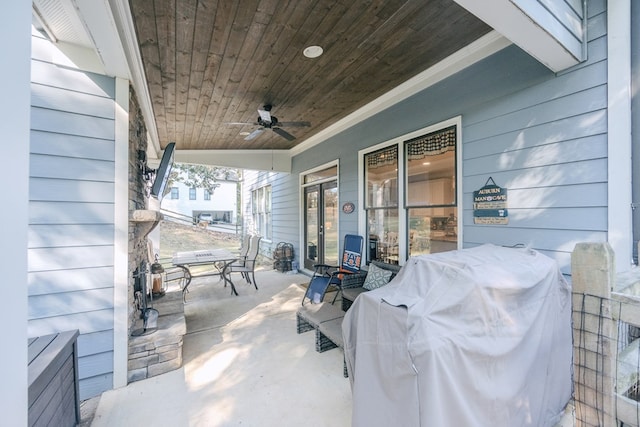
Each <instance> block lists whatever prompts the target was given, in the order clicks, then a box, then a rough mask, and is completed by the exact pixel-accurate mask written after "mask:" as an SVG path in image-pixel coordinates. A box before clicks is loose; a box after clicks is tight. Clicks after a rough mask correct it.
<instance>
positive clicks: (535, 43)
mask: <svg viewBox="0 0 640 427" xmlns="http://www.w3.org/2000/svg"><path fill="white" fill-rule="evenodd" d="M454 1H455V2H456V3H458V4H459V5H460V6H462V7H464V8H465V9H467V10H468V11H469V12H471V13H473V14H474V15H475V16H477V17H478V18H480V19H482V20H483V21H484V22H486V23H487V24H488V25H490V26H491V27H492V28H494V29H495V30H496V31H498V32H499V33H501V34H502V35H504V36H505V37H506V38H508V39H509V40H511V41H512V42H513V43H515V44H516V45H518V46H519V47H520V48H521V49H522V50H524V51H525V52H527V53H528V54H529V55H531V56H533V57H534V58H536V59H537V60H538V61H540V62H541V63H542V64H544V65H545V66H546V67H547V68H549V69H550V70H551V71H553V72H556V73H557V72H559V71H562V70H565V69H567V68H569V67H572V66H574V65H576V64H578V63H579V62H580V61H581V59H582V58H581V57H582V41H581V40H577V39H574V40H571V38H570V37H568V38H567V39H566V40H565V43H567V45H564V44H563V43H562V42H561V41H560V40H558V39H557V38H556V37H554V36H553V35H552V34H551V32H550V31H549V30H551V28H549V29H546V28H543V27H542V26H541V25H540V24H539V23H538V22H536V21H535V19H534V18H533V17H532V16H530V15H528V14H527V13H525V12H524V11H523V10H522V9H520V8H519V7H518V6H517V5H516V4H514V2H513V1H510V0H483V1H478V0H454ZM528 4H529V5H530V6H531V7H534V6H535V7H538V8H542V6H541V5H540V4H539V3H537V2H535V1H534V2H530V3H528ZM538 12H540V11H538ZM548 24H549V25H555V27H558V26H559V24H558V23H557V22H554V20H553V19H549V20H548ZM554 30H555V31H558V29H557V28H554ZM560 31H561V30H560Z"/></svg>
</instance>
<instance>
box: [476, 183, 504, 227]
mask: <svg viewBox="0 0 640 427" xmlns="http://www.w3.org/2000/svg"><path fill="white" fill-rule="evenodd" d="M473 223H474V224H508V223H509V212H508V210H507V189H506V188H502V187H499V186H497V185H496V183H495V181H494V180H493V178H491V177H489V179H488V180H487V182H486V183H485V185H484V187H482V188H481V189H479V190H478V191H474V192H473Z"/></svg>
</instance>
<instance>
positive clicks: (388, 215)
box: [364, 145, 399, 264]
mask: <svg viewBox="0 0 640 427" xmlns="http://www.w3.org/2000/svg"><path fill="white" fill-rule="evenodd" d="M364 168H365V169H364V174H365V179H364V181H365V183H366V186H367V187H366V199H365V200H366V206H365V211H366V224H367V227H368V232H367V239H368V244H367V247H368V248H369V251H368V254H367V258H368V260H369V261H373V260H380V261H384V262H387V263H394V264H398V261H399V258H398V255H399V253H398V225H399V224H398V146H397V145H393V146H391V147H388V148H383V149H382V150H378V151H374V152H373V153H368V154H365V156H364Z"/></svg>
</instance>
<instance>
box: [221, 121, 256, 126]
mask: <svg viewBox="0 0 640 427" xmlns="http://www.w3.org/2000/svg"><path fill="white" fill-rule="evenodd" d="M225 125H231V126H259V125H258V123H256V122H252V123H249V122H226V123H225Z"/></svg>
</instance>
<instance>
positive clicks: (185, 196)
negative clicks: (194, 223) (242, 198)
mask: <svg viewBox="0 0 640 427" xmlns="http://www.w3.org/2000/svg"><path fill="white" fill-rule="evenodd" d="M218 184H220V186H219V187H217V188H216V189H215V190H214V191H213V193H210V192H209V191H207V190H206V189H204V188H189V187H188V186H186V185H185V184H183V183H182V182H174V183H173V184H172V186H171V188H169V192H168V193H167V194H166V195H165V196H164V197H163V199H162V202H161V204H160V207H161V208H162V210H164V211H168V214H169V215H171V213H177V214H179V217H180V216H182V217H185V216H189V217H192V218H193V219H194V220H197V218H198V216H199V215H200V214H201V213H208V214H211V217H212V219H213V221H216V222H222V223H226V224H236V222H237V212H238V210H237V207H238V203H237V199H238V195H237V191H238V183H237V182H235V181H218Z"/></svg>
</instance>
